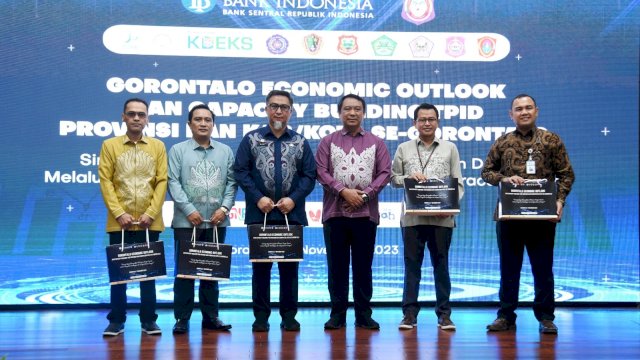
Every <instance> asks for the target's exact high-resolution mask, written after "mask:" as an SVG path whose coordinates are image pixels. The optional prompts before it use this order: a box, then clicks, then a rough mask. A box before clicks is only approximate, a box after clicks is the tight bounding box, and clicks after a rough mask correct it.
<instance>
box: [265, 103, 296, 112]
mask: <svg viewBox="0 0 640 360" xmlns="http://www.w3.org/2000/svg"><path fill="white" fill-rule="evenodd" d="M267 107H268V108H269V109H271V110H272V111H278V109H280V110H282V112H288V111H291V106H289V105H287V104H276V103H271V104H269V105H267Z"/></svg>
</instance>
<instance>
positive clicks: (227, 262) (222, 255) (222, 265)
mask: <svg viewBox="0 0 640 360" xmlns="http://www.w3.org/2000/svg"><path fill="white" fill-rule="evenodd" d="M232 250H233V247H232V246H231V245H228V244H220V243H215V242H206V241H196V242H192V241H190V240H188V239H183V240H182V241H181V242H180V253H179V254H178V259H177V263H178V267H177V275H176V277H179V278H185V279H200V280H214V281H218V280H229V277H230V276H231V251H232Z"/></svg>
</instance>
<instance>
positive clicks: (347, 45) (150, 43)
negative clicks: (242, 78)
mask: <svg viewBox="0 0 640 360" xmlns="http://www.w3.org/2000/svg"><path fill="white" fill-rule="evenodd" d="M103 43H104V46H105V47H106V48H107V49H109V50H110V51H112V52H114V53H117V54H124V55H160V56H200V57H237V58H242V57H247V58H249V57H250V58H286V59H324V60H396V61H485V62H487V61H498V60H502V59H504V58H505V57H506V56H507V55H508V54H509V51H510V43H509V40H508V39H507V38H506V37H504V36H503V35H500V34H496V33H445V32H442V33H438V32H430V33H423V32H375V31H322V30H318V31H307V30H269V29H226V28H195V27H175V26H143V25H114V26H112V27H110V28H108V29H107V30H106V31H105V32H104V34H103Z"/></svg>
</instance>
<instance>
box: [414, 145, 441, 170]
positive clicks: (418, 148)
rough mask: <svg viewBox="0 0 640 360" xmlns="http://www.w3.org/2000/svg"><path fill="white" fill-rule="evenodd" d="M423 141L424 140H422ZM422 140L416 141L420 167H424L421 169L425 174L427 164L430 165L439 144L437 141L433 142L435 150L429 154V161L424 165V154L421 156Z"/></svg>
mask: <svg viewBox="0 0 640 360" xmlns="http://www.w3.org/2000/svg"><path fill="white" fill-rule="evenodd" d="M420 142H422V141H420ZM420 142H416V151H417V152H418V160H420V167H421V168H422V169H421V170H420V172H422V173H423V174H424V169H426V168H427V165H429V161H430V160H431V156H432V155H433V153H434V152H435V151H436V147H437V146H438V143H437V142H435V141H434V142H433V144H432V145H433V150H431V153H430V154H429V157H428V158H427V162H426V163H425V164H424V165H423V164H422V156H420ZM425 175H427V174H425Z"/></svg>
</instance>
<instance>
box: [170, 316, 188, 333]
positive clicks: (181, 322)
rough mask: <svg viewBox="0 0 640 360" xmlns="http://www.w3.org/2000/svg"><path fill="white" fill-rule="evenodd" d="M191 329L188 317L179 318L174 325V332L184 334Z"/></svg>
mask: <svg viewBox="0 0 640 360" xmlns="http://www.w3.org/2000/svg"><path fill="white" fill-rule="evenodd" d="M188 331H189V320H188V319H178V321H176V324H175V325H173V333H174V334H184V333H186V332H188Z"/></svg>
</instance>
